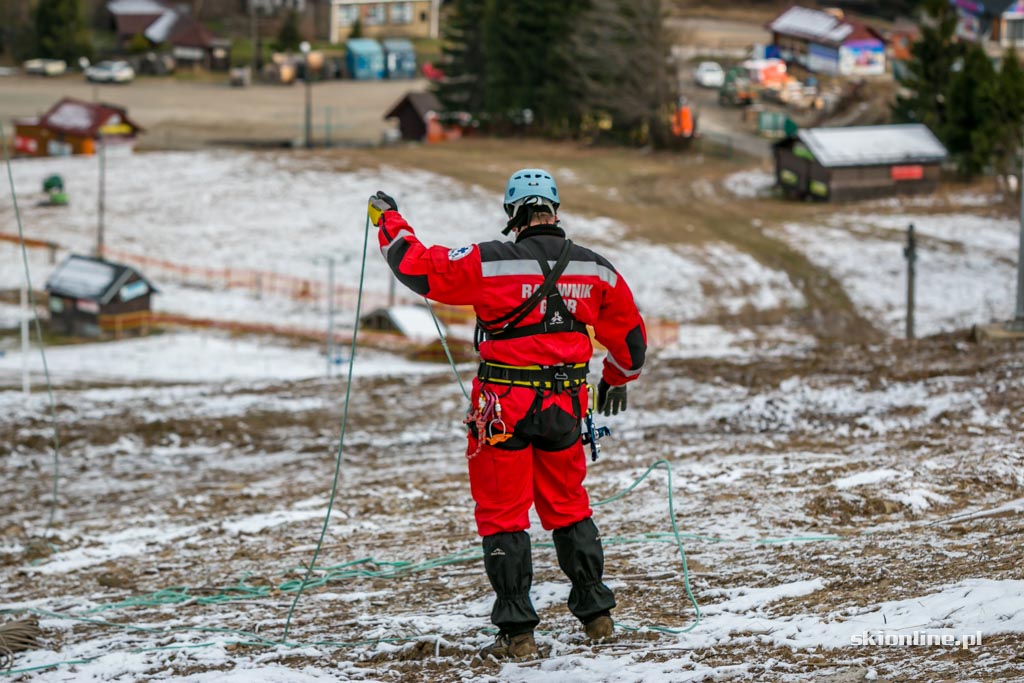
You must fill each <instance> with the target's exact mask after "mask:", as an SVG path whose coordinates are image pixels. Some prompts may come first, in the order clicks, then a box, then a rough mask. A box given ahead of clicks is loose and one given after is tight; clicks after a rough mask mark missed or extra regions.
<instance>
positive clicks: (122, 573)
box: [0, 328, 1024, 683]
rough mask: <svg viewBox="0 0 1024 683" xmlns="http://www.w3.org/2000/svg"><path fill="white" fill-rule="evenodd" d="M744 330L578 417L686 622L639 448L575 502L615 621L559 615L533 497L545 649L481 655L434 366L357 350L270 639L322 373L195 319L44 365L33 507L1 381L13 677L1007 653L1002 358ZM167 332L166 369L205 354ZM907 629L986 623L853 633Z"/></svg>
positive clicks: (828, 666) (562, 592)
mask: <svg viewBox="0 0 1024 683" xmlns="http://www.w3.org/2000/svg"><path fill="white" fill-rule="evenodd" d="M689 332H690V334H688V335H684V336H686V337H688V338H691V339H695V340H696V339H699V332H700V330H699V328H698V329H690V330H689ZM744 341H745V339H744V338H743V337H738V339H737V341H736V343H735V344H732V346H733V351H732V354H730V355H731V356H733V357H729V358H722V359H718V360H709V359H707V358H704V359H701V360H691V359H688V358H687V357H686V356H687V354H686V353H685V352H684V351H679V352H669V351H666V352H665V353H664V354H663V355H662V356H660V357H657V358H654V359H653V361H652V363H651V366H650V368H649V370H648V371H647V372H646V373H645V376H644V378H642V380H641V382H640V383H639V384H637V385H635V388H633V389H631V396H630V410H629V411H628V412H626V413H625V414H623V415H620V416H618V417H615V418H611V419H608V420H600V421H599V422H607V423H608V424H609V425H610V426H611V427H612V428H613V430H614V432H615V433H614V435H613V437H611V438H610V439H607V440H606V441H605V442H604V445H605V449H604V452H603V455H602V457H601V459H600V460H599V461H598V462H596V463H593V464H592V465H591V471H590V473H589V476H588V482H589V486H590V490H591V493H592V495H593V498H594V499H595V500H603V499H607V498H609V497H611V496H612V495H613V494H615V493H617V492H619V491H622V490H623V489H625V488H626V487H628V486H630V485H631V484H633V482H635V481H636V480H637V478H639V477H641V476H642V475H643V474H644V472H645V471H646V470H647V469H648V467H650V466H651V465H652V464H653V463H655V462H656V461H657V460H659V459H664V460H666V461H667V462H669V463H670V464H671V467H672V472H673V478H672V492H673V495H674V506H675V513H676V519H677V522H678V523H679V525H680V530H681V531H682V532H683V533H684V545H685V549H686V552H687V558H688V560H689V569H690V579H691V582H692V586H693V592H694V595H695V597H696V599H697V601H698V602H699V604H700V606H701V609H702V612H703V616H702V619H701V621H700V624H699V625H697V626H696V628H695V629H693V630H692V631H690V632H689V633H685V634H684V633H676V632H674V631H678V630H680V629H683V628H686V627H687V626H689V625H690V624H692V623H693V622H694V619H695V616H696V615H695V612H694V610H693V608H692V606H691V605H690V604H689V602H688V600H687V597H686V594H685V590H684V579H683V574H682V564H681V562H680V557H679V554H678V552H677V550H676V546H675V544H674V541H673V539H672V535H671V524H670V521H669V514H668V498H667V488H666V482H667V479H666V476H665V474H666V473H665V471H664V470H661V469H656V470H654V471H653V473H652V474H651V475H650V476H649V477H648V478H647V479H645V480H644V481H643V482H642V483H640V484H639V485H638V486H637V487H636V489H635V490H634V491H633V492H631V493H630V494H628V496H626V497H625V498H624V499H622V500H618V501H612V502H608V503H606V504H600V505H597V506H596V507H595V518H596V520H597V522H598V524H599V525H600V527H601V529H602V535H603V537H604V538H605V541H606V543H607V546H606V556H607V565H608V566H607V581H608V582H609V584H610V585H611V586H612V587H613V588H614V589H615V590H616V595H617V599H618V602H619V607H618V608H617V609H616V611H615V617H616V619H617V621H618V623H619V625H620V629H619V631H618V632H617V634H616V636H615V637H614V638H613V639H611V640H610V641H608V642H605V643H601V644H599V645H589V644H587V643H586V642H585V641H584V639H583V636H582V633H581V632H580V628H579V626H578V624H575V623H574V621H573V619H572V617H571V616H570V615H569V614H568V612H567V610H566V609H565V607H564V603H565V600H566V599H567V597H568V590H569V587H568V584H567V583H566V582H565V580H564V578H563V577H562V575H561V573H560V572H559V570H558V568H557V562H556V558H555V556H554V552H553V549H552V548H551V546H550V543H549V541H550V539H549V537H548V535H547V534H546V533H544V532H543V531H542V530H541V529H540V526H539V524H538V523H536V522H535V523H534V526H533V531H532V534H533V540H534V546H535V549H534V561H535V572H536V576H535V582H534V589H533V598H534V602H535V604H536V605H537V607H538V610H539V612H540V614H541V617H542V620H543V621H542V624H541V628H542V629H543V631H542V632H541V633H540V635H539V643H540V645H541V647H542V651H543V653H544V655H545V656H544V657H543V658H542V659H540V660H537V661H530V662H522V663H512V664H504V665H501V666H499V665H496V664H493V663H487V664H483V663H474V662H473V661H472V660H473V653H474V651H475V649H476V648H479V647H480V646H482V645H484V644H485V643H487V642H489V641H490V639H491V637H492V636H491V635H489V633H488V631H487V629H488V626H489V623H488V619H487V616H488V613H489V610H490V601H491V597H490V588H489V586H488V583H487V579H486V577H485V575H484V573H483V570H482V566H481V561H480V558H479V545H478V540H477V539H476V537H475V534H474V527H473V521H472V501H471V499H470V497H469V491H468V483H467V482H466V474H465V462H464V458H463V456H462V454H461V452H460V450H461V447H462V444H463V443H464V440H463V438H464V437H463V436H462V434H463V433H464V432H463V428H462V426H461V424H460V422H461V418H462V415H463V411H464V406H465V401H464V399H463V398H462V396H461V394H460V393H459V390H458V387H457V386H456V385H455V383H454V382H453V380H452V378H451V377H450V376H449V375H446V374H438V373H436V372H435V373H433V374H430V373H427V374H424V373H423V372H418V371H417V370H416V369H415V368H413V367H407V366H404V365H403V366H396V365H394V364H393V363H391V362H381V359H380V358H377V357H371V356H368V355H360V356H357V360H356V365H355V367H356V370H357V379H356V381H355V384H354V386H353V396H354V401H353V404H352V410H351V414H350V429H349V433H348V437H347V440H346V448H345V452H344V463H343V466H342V475H341V481H340V488H339V495H338V498H337V501H336V505H335V508H334V513H333V516H332V518H331V523H330V526H329V528H328V532H327V539H326V541H325V546H324V550H323V553H322V555H321V557H320V560H319V563H318V568H317V569H316V570H315V571H314V573H313V578H314V579H315V581H314V583H313V584H312V585H310V586H309V587H308V588H307V589H306V592H305V594H304V595H303V597H302V599H301V600H300V602H299V604H298V608H297V610H296V612H295V614H294V617H293V620H292V629H291V632H290V635H289V641H290V642H291V643H292V645H291V646H282V645H273V644H269V641H275V640H279V639H280V638H281V636H282V633H283V629H284V624H285V620H286V617H287V614H288V608H289V605H290V602H291V600H292V598H293V597H294V595H295V592H294V591H295V588H296V583H295V580H296V579H297V578H301V572H302V566H303V563H306V562H308V561H309V558H310V557H311V554H312V550H313V543H314V542H315V540H316V536H317V533H318V531H319V528H320V524H321V519H322V515H323V513H324V510H325V505H326V494H327V492H328V488H329V484H330V477H331V473H332V467H333V462H334V453H335V449H336V445H337V444H336V440H337V437H338V426H339V422H340V414H341V397H342V396H343V394H344V386H343V383H342V382H340V381H338V380H334V381H324V380H310V379H306V380H299V381H287V380H285V379H282V380H271V379H270V378H269V376H268V375H265V374H261V373H255V374H247V373H246V372H242V373H240V374H238V375H235V374H234V373H232V372H230V371H227V370H229V369H230V368H232V367H235V366H236V365H237V366H246V365H249V364H250V363H249V361H248V356H247V355H246V353H247V352H246V351H245V344H244V343H242V342H237V343H236V342H231V343H230V344H229V343H228V342H226V341H218V342H215V343H214V342H209V341H207V342H202V343H203V344H208V345H209V346H207V348H208V349H210V350H212V351H213V352H214V353H213V355H214V358H215V359H219V360H220V362H222V363H223V364H224V365H225V368H226V369H225V372H224V373H223V374H217V373H212V374H210V375H209V379H210V380H215V381H211V382H205V383H204V382H201V383H193V384H181V383H172V384H163V385H147V384H129V385H122V384H115V383H112V382H111V381H109V380H107V381H105V382H104V383H94V384H90V383H88V382H87V381H85V380H84V379H83V380H80V381H79V382H77V383H76V384H74V385H67V386H59V387H58V388H57V390H56V402H57V422H58V425H59V429H60V436H61V442H62V459H61V478H60V489H59V496H58V502H59V505H58V509H57V513H56V519H55V524H54V526H53V528H52V529H49V530H47V529H46V519H47V514H48V501H49V496H50V491H51V480H50V468H51V462H50V460H51V455H50V453H49V452H48V444H49V442H50V426H49V419H48V417H47V415H46V397H45V395H44V394H42V393H38V392H37V393H36V394H34V395H33V396H32V398H31V400H28V401H26V400H25V399H24V397H22V395H21V394H20V392H18V391H17V390H16V384H15V383H14V382H13V381H8V382H7V383H6V384H0V386H3V387H6V389H4V390H0V433H3V434H4V435H5V438H4V439H3V440H2V441H0V473H2V476H0V500H3V501H4V514H3V522H4V523H3V525H2V527H0V594H2V595H3V596H4V598H3V600H4V602H3V605H2V607H3V608H4V609H7V610H10V611H12V612H11V613H12V614H15V613H17V614H26V612H25V610H31V611H29V612H27V613H28V614H34V615H35V616H36V617H37V618H38V619H39V623H40V625H41V626H42V628H43V630H44V633H45V636H44V638H43V642H42V645H41V647H40V648H39V649H38V650H34V651H31V652H27V653H21V654H19V655H18V656H17V660H16V668H18V669H19V670H21V669H28V668H32V667H43V668H41V669H39V670H38V671H35V672H26V673H24V674H22V675H16V676H15V677H14V679H15V680H38V681H67V680H76V681H78V680H89V681H112V680H137V679H146V680H171V679H173V680H185V681H193V682H205V681H214V680H216V681H222V680H228V681H328V680H353V681H407V680H431V681H466V682H473V683H476V682H479V683H484V682H486V681H497V680H510V681H526V682H534V681H536V682H538V683H540V682H543V683H547V682H548V681H553V680H557V681H581V682H582V681H609V682H612V681H616V682H617V681H622V680H632V681H650V682H654V683H675V682H677V681H697V680H711V679H714V680H779V681H782V680H785V681H817V680H833V681H859V680H864V679H867V680H873V679H875V678H877V679H878V680H890V681H926V680H936V679H944V680H964V679H965V674H968V673H969V678H970V679H971V680H977V681H1001V680H1018V679H1020V678H1021V677H1024V662H1022V661H1021V660H1020V658H1019V654H1020V642H1021V638H1022V637H1024V635H1022V634H1024V565H1022V564H1021V562H1020V552H1019V542H1018V540H1017V536H1018V535H1019V533H1018V532H1019V529H1020V515H1021V514H1022V513H1024V492H1022V491H1024V449H1022V448H1021V447H1020V445H1019V439H1018V436H1019V433H1020V430H1021V429H1022V428H1024V422H1022V415H1024V389H1022V387H1024V364H1021V362H1020V359H1019V357H1018V356H1016V355H1014V354H1010V353H1006V354H1003V353H999V352H995V351H991V350H985V349H981V348H977V347H973V346H970V345H967V344H965V343H962V342H958V341H956V340H954V339H949V338H937V339H934V340H929V341H926V342H921V343H919V344H918V345H916V346H914V347H906V346H902V345H891V346H879V347H874V348H868V349H861V348H857V347H851V348H847V349H840V350H827V349H823V348H815V347H813V346H810V347H800V348H799V349H798V355H795V356H794V355H779V354H775V355H768V356H763V355H760V354H759V353H758V352H757V349H756V348H754V349H753V350H750V349H749V348H747V347H744V346H743V343H744ZM164 342H165V343H170V344H172V348H179V345H180V348H183V349H187V348H188V347H189V345H192V344H195V343H197V342H196V341H195V340H191V339H190V338H189V336H188V335H182V336H181V337H178V336H172V337H170V338H167V339H164ZM139 343H152V342H151V340H142V341H140V342H139ZM694 343H695V344H696V343H698V342H697V341H695V342H694ZM117 347H121V348H124V349H126V354H127V355H131V353H130V349H131V347H130V346H129V345H125V344H124V343H122V344H118V345H111V349H112V350H113V349H115V348H117ZM64 350H65V349H54V350H53V351H52V353H53V354H54V356H53V358H54V359H55V361H54V362H55V365H56V366H61V363H62V361H60V360H59V354H60V353H61V352H63V351H64ZM296 353H298V352H296ZM361 353H362V352H361ZM221 354H226V355H221ZM699 355H705V356H706V355H710V354H699ZM182 359H183V361H184V362H183V363H182V366H181V367H182V372H183V373H184V376H183V377H182V378H181V379H184V378H187V377H188V376H189V373H196V375H197V376H198V375H201V374H203V369H202V368H201V367H198V366H195V365H194V364H193V363H192V362H190V361H188V357H187V356H183V357H182ZM307 361H308V363H309V366H308V367H309V370H310V372H311V373H315V372H316V370H317V366H318V363H317V362H316V359H315V358H310V359H303V358H300V357H298V356H296V357H288V356H283V357H282V359H281V360H280V361H279V362H280V363H281V370H282V373H283V375H282V377H284V378H287V377H295V378H298V377H302V376H304V375H303V372H304V368H306V367H307V366H306V363H307ZM252 364H253V365H255V366H256V367H257V368H258V367H259V366H260V362H259V361H258V360H256V361H254V362H253V363H252ZM154 372H155V373H156V374H154V375H153V377H155V378H161V379H164V380H166V379H168V378H167V377H166V376H164V375H163V374H162V373H161V371H160V370H159V368H158V369H156V370H154ZM143 376H147V375H143ZM0 377H2V375H0ZM84 377H85V375H84V374H83V378H84ZM257 377H258V378H259V381H257V382H254V381H253V379H254V378H257ZM229 378H235V379H231V380H230V381H224V380H228V379H229ZM0 382H2V380H0ZM915 632H916V633H919V634H920V638H924V636H926V635H929V636H933V637H940V636H943V635H945V636H948V637H950V638H960V637H964V636H968V637H971V638H973V637H974V636H975V635H976V634H977V633H978V632H981V643H980V645H978V644H973V645H971V646H970V647H968V648H966V649H965V648H963V647H958V646H956V645H946V646H942V645H932V646H924V645H918V646H914V645H906V646H896V645H888V646H886V645H884V644H882V645H878V644H872V643H873V642H874V641H872V640H871V639H872V638H884V637H885V636H887V635H888V636H890V637H892V638H896V637H898V636H900V635H905V636H907V637H910V636H911V634H913V633H915ZM866 637H867V640H865V638H866ZM881 642H882V643H884V642H885V641H884V640H882V641H881ZM958 642H959V641H958ZM972 642H973V641H972ZM61 662H62V663H61ZM58 663H61V664H58ZM51 665H55V666H53V668H47V667H50V666H51Z"/></svg>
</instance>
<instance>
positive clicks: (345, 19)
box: [338, 5, 359, 26]
mask: <svg viewBox="0 0 1024 683" xmlns="http://www.w3.org/2000/svg"><path fill="white" fill-rule="evenodd" d="M358 18H359V6H358V5H338V25H339V26H351V25H352V24H354V23H356V19H358Z"/></svg>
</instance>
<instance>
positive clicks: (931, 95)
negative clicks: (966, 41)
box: [893, 0, 963, 133]
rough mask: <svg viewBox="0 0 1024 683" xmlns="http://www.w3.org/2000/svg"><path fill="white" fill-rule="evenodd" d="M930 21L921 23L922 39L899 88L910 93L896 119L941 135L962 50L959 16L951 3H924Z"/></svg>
mask: <svg viewBox="0 0 1024 683" xmlns="http://www.w3.org/2000/svg"><path fill="white" fill-rule="evenodd" d="M923 9H924V12H925V13H926V14H927V15H928V20H927V21H923V22H922V23H921V38H920V39H919V40H918V41H917V42H915V43H914V44H913V45H912V46H911V48H910V53H911V55H912V58H911V60H910V61H909V62H908V63H907V75H906V76H905V77H904V78H903V79H902V80H901V81H900V85H901V86H902V87H903V89H905V90H906V91H908V94H906V95H899V96H897V98H896V102H895V104H894V105H893V118H894V119H895V120H896V121H900V122H904V123H923V124H925V125H926V126H928V127H929V128H931V129H932V130H933V131H935V132H936V133H938V132H939V131H940V130H941V129H943V128H944V127H945V125H946V120H947V114H946V91H947V90H948V88H949V83H950V76H951V75H952V73H953V67H954V65H955V64H956V63H957V62H958V61H959V60H960V59H961V57H962V54H963V48H962V45H961V43H959V42H957V41H955V40H954V34H955V33H956V24H957V16H956V12H955V10H954V9H953V7H952V6H951V5H950V3H949V2H948V0H925V1H924V3H923Z"/></svg>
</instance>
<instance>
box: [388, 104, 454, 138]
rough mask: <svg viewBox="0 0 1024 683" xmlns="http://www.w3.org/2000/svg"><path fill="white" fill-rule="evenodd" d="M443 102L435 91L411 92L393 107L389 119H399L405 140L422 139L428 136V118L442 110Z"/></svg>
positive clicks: (399, 125)
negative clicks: (435, 94) (435, 95)
mask: <svg viewBox="0 0 1024 683" xmlns="http://www.w3.org/2000/svg"><path fill="white" fill-rule="evenodd" d="M441 109H442V107H441V103H440V102H439V101H438V99H437V98H436V97H434V94H433V93H429V92H410V93H406V94H405V97H403V98H402V99H400V100H399V101H398V102H397V103H396V104H395V106H393V107H391V109H390V110H389V111H388V113H387V114H385V115H384V118H385V120H387V119H398V128H399V130H400V131H401V132H402V139H403V140H422V139H423V138H425V137H426V136H427V120H428V118H429V117H430V116H432V115H434V114H437V113H439V112H440V111H441Z"/></svg>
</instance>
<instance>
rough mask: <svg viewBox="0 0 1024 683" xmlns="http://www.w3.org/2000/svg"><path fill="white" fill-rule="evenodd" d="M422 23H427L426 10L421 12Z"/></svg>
mask: <svg viewBox="0 0 1024 683" xmlns="http://www.w3.org/2000/svg"><path fill="white" fill-rule="evenodd" d="M420 23H421V24H425V23H427V13H426V12H420Z"/></svg>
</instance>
